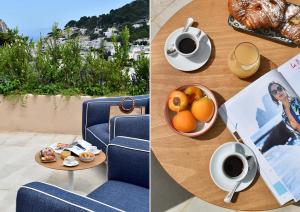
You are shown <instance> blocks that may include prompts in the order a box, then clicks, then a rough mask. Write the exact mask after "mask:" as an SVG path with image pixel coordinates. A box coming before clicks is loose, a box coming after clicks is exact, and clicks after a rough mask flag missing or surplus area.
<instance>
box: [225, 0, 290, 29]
mask: <svg viewBox="0 0 300 212" xmlns="http://www.w3.org/2000/svg"><path fill="white" fill-rule="evenodd" d="M285 8H286V1H285V0H228V10H229V13H230V15H231V16H233V17H234V18H235V19H236V20H237V21H239V22H240V23H242V24H244V25H245V26H246V27H247V28H248V29H259V28H273V29H275V28H278V27H279V26H280V25H281V24H282V23H283V20H284V15H285Z"/></svg>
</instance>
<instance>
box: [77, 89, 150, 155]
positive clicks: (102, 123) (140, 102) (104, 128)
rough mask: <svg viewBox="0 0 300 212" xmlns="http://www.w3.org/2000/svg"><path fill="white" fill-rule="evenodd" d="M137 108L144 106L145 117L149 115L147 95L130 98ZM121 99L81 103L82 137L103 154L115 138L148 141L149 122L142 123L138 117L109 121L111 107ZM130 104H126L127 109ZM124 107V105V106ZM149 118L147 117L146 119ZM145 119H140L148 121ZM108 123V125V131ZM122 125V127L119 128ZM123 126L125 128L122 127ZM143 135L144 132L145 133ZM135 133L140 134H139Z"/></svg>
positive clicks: (114, 98) (103, 99)
mask: <svg viewBox="0 0 300 212" xmlns="http://www.w3.org/2000/svg"><path fill="white" fill-rule="evenodd" d="M132 98H133V99H134V100H135V104H136V105H137V106H145V108H146V111H145V112H146V114H147V115H146V116H148V115H149V95H141V96H134V97H132ZM122 99H123V97H111V98H99V99H93V100H88V101H85V102H84V103H83V110H82V137H83V139H84V140H86V141H88V142H89V143H91V144H93V145H94V146H97V147H98V149H101V150H102V151H103V152H105V151H106V147H107V145H108V144H109V143H110V141H111V140H112V139H113V138H114V137H116V136H123V135H125V134H126V136H130V137H135V138H140V139H146V140H149V122H144V121H143V120H141V119H140V117H139V116H138V117H136V118H135V117H134V116H128V117H123V116H122V117H115V118H114V119H113V120H109V110H110V106H111V105H113V104H114V105H116V104H119V103H120V102H121V100H122ZM129 105H130V106H131V102H130V101H129V102H128V107H130V106H129ZM125 106H126V104H125ZM148 118H149V117H148ZM148 118H147V117H145V118H142V119H148ZM109 122H112V124H110V126H111V127H110V128H111V129H109ZM120 125H122V127H119V126H120ZM123 126H125V128H124V127H123ZM147 130H148V132H146V133H145V131H147ZM136 132H141V133H140V134H138V133H136Z"/></svg>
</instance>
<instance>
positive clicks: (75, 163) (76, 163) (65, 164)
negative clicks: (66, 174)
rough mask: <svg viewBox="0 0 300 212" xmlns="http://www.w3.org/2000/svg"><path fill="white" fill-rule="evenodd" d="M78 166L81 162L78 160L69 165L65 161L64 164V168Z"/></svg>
mask: <svg viewBox="0 0 300 212" xmlns="http://www.w3.org/2000/svg"><path fill="white" fill-rule="evenodd" d="M78 164H79V162H78V161H77V160H74V161H73V162H72V163H67V162H66V161H65V160H64V162H63V165H64V166H69V167H73V166H77V165H78Z"/></svg>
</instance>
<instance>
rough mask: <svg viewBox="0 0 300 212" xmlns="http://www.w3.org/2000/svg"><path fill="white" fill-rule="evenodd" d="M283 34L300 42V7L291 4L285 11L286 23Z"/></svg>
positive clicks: (282, 30)
mask: <svg viewBox="0 0 300 212" xmlns="http://www.w3.org/2000/svg"><path fill="white" fill-rule="evenodd" d="M281 34H282V35H283V36H285V37H287V38H288V39H290V40H292V41H293V42H294V43H295V44H297V45H299V44H300V7H299V6H296V5H293V4H290V5H289V6H288V7H287V9H286V12H285V23H284V24H283V26H282V29H281Z"/></svg>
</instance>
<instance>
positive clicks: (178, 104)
mask: <svg viewBox="0 0 300 212" xmlns="http://www.w3.org/2000/svg"><path fill="white" fill-rule="evenodd" d="M188 103H189V101H188V98H187V96H186V95H185V93H183V92H182V91H173V92H172V93H171V94H170V96H169V101H168V106H169V109H170V110H172V111H174V112H179V111H182V110H185V109H186V108H187V106H188Z"/></svg>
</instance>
